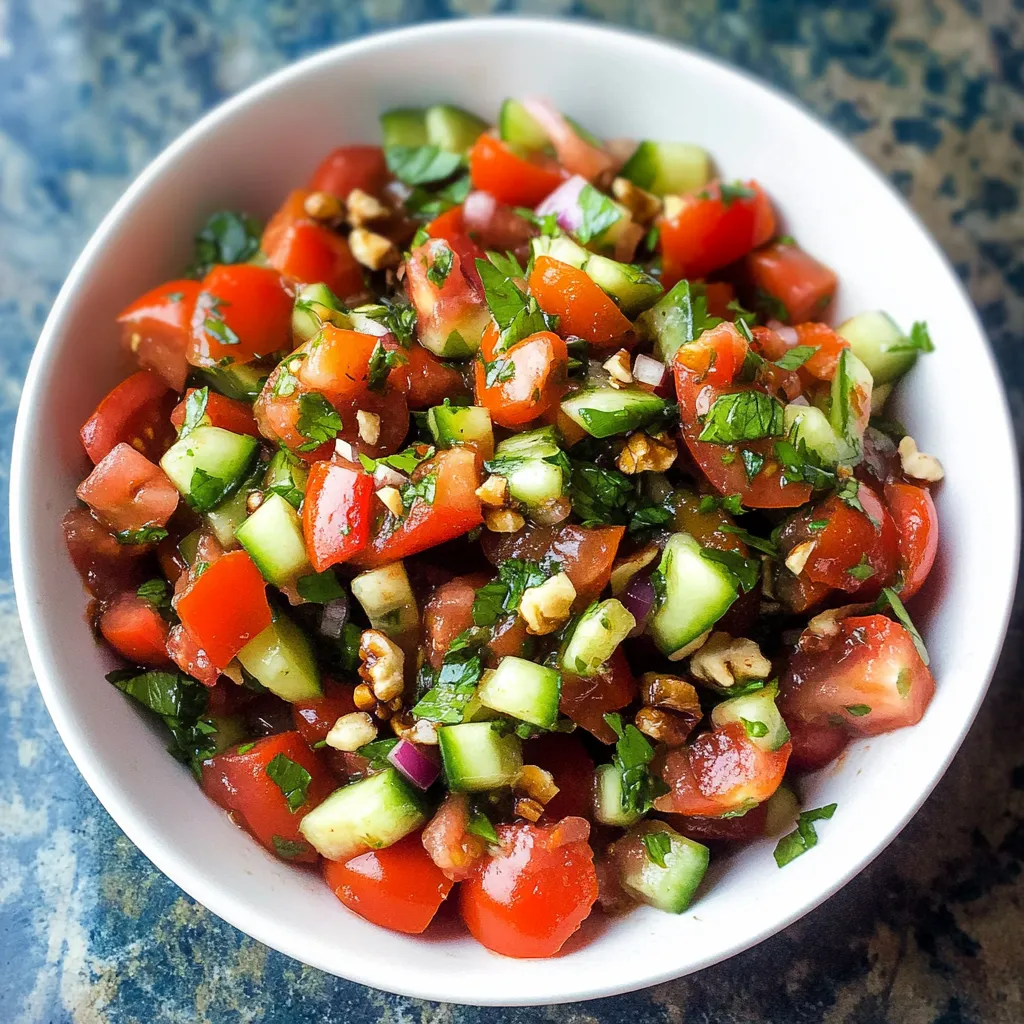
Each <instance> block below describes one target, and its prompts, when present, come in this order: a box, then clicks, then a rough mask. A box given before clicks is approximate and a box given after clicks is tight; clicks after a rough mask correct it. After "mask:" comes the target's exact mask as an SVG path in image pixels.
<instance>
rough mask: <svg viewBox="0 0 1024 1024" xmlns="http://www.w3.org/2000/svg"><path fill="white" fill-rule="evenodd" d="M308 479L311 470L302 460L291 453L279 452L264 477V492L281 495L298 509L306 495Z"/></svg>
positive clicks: (274, 455)
mask: <svg viewBox="0 0 1024 1024" xmlns="http://www.w3.org/2000/svg"><path fill="white" fill-rule="evenodd" d="M308 478H309V470H308V469H307V468H306V464H305V463H304V462H303V461H302V460H301V459H299V458H297V457H296V456H295V455H292V453H291V452H286V451H284V450H278V451H276V452H274V454H273V456H272V458H271V460H270V464H269V465H268V466H267V472H266V475H265V476H264V477H263V492H264V493H265V494H280V495H281V497H282V498H284V499H285V501H287V502H288V504H289V505H291V506H292V507H293V508H296V509H297V508H298V507H299V506H300V505H301V504H302V499H303V496H304V495H305V493H306V480H307V479H308Z"/></svg>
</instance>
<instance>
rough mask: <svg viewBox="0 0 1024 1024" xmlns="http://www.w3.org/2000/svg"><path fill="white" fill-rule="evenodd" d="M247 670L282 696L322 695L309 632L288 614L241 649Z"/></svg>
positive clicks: (240, 657)
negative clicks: (306, 632)
mask: <svg viewBox="0 0 1024 1024" xmlns="http://www.w3.org/2000/svg"><path fill="white" fill-rule="evenodd" d="M238 660H239V661H240V662H241V663H242V667H243V668H244V669H245V671H246V672H248V673H249V675H251V676H255V678H256V679H257V680H258V681H259V682H260V683H262V684H263V685H264V686H265V687H266V688H267V689H268V690H270V692H271V693H275V694H277V696H278V697H280V698H281V700H286V701H289V702H290V703H294V702H295V701H300V700H312V699H313V698H315V697H319V696H320V672H319V670H318V669H317V667H316V658H315V657H314V655H313V648H312V646H311V644H310V642H309V640H308V639H307V638H306V634H305V633H303V632H302V630H301V629H299V627H298V626H296V625H295V623H294V622H292V620H291V619H289V618H286V617H285V616H284V615H278V616H277V618H276V619H274V621H273V622H272V623H271V624H270V625H269V626H267V628H266V629H265V630H263V632H262V633H260V634H259V635H258V636H255V637H253V638H252V640H250V641H249V642H248V643H247V644H246V645H245V646H244V647H243V648H242V649H241V650H240V651H239V652H238Z"/></svg>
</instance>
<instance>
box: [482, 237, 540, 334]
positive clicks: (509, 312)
mask: <svg viewBox="0 0 1024 1024" xmlns="http://www.w3.org/2000/svg"><path fill="white" fill-rule="evenodd" d="M476 268H477V271H478V272H479V274H480V281H481V283H482V284H483V288H484V299H485V300H486V302H487V308H488V309H489V310H490V311H491V316H493V317H494V322H495V323H496V324H497V325H498V330H499V331H500V335H499V337H498V343H497V345H495V351H496V352H503V351H505V350H506V349H508V348H510V347H511V346H512V345H514V344H515V343H516V342H517V341H522V339H523V338H526V337H529V336H530V335H531V334H537V333H538V332H539V331H548V330H552V329H553V328H554V327H555V326H556V325H557V319H555V318H552V317H548V316H546V315H545V314H544V313H542V312H541V309H540V306H538V305H537V300H536V299H535V298H534V297H533V296H532V295H530V296H527V295H526V294H525V293H524V292H523V291H522V289H521V288H520V287H519V285H518V284H516V282H515V280H514V278H521V276H522V275H521V273H519V265H518V263H514V265H513V264H510V263H509V261H508V259H507V258H506V257H502V256H500V255H498V254H496V253H488V258H487V259H486V260H482V259H477V261H476Z"/></svg>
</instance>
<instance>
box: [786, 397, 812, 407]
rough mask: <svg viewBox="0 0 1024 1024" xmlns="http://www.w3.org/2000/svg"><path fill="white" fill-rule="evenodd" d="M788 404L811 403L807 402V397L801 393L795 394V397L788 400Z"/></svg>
mask: <svg viewBox="0 0 1024 1024" xmlns="http://www.w3.org/2000/svg"><path fill="white" fill-rule="evenodd" d="M789 404H790V405H810V404H811V403H810V402H808V401H807V399H806V398H804V396H803V395H797V396H796V398H794V399H793V401H792V402H790V403H789Z"/></svg>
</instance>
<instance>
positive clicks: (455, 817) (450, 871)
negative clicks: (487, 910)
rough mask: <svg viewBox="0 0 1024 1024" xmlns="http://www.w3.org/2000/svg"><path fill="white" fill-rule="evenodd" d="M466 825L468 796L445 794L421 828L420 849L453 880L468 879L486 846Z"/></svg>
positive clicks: (467, 822)
mask: <svg viewBox="0 0 1024 1024" xmlns="http://www.w3.org/2000/svg"><path fill="white" fill-rule="evenodd" d="M468 825H469V797H468V796H466V794H465V793H449V794H448V795H447V796H446V797H445V798H444V801H443V802H442V804H441V806H440V807H439V808H438V809H437V813H436V814H435V815H434V816H433V818H431V819H430V821H429V822H427V825H426V827H425V828H424V829H423V847H424V849H425V850H426V851H427V854H428V856H429V857H430V859H431V860H432V861H433V862H434V864H436V865H437V867H438V868H439V869H440V870H441V872H442V873H443V874H444V876H445V877H446V878H450V879H451V880H452V881H453V882H461V881H462V880H463V879H464V878H468V877H469V875H470V874H472V872H473V867H474V865H475V864H476V862H477V861H478V860H479V859H480V857H481V856H483V852H484V850H485V849H486V844H485V843H484V841H483V839H481V838H480V837H479V836H475V835H471V834H470V833H469V832H467V831H466V827H467V826H468Z"/></svg>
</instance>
